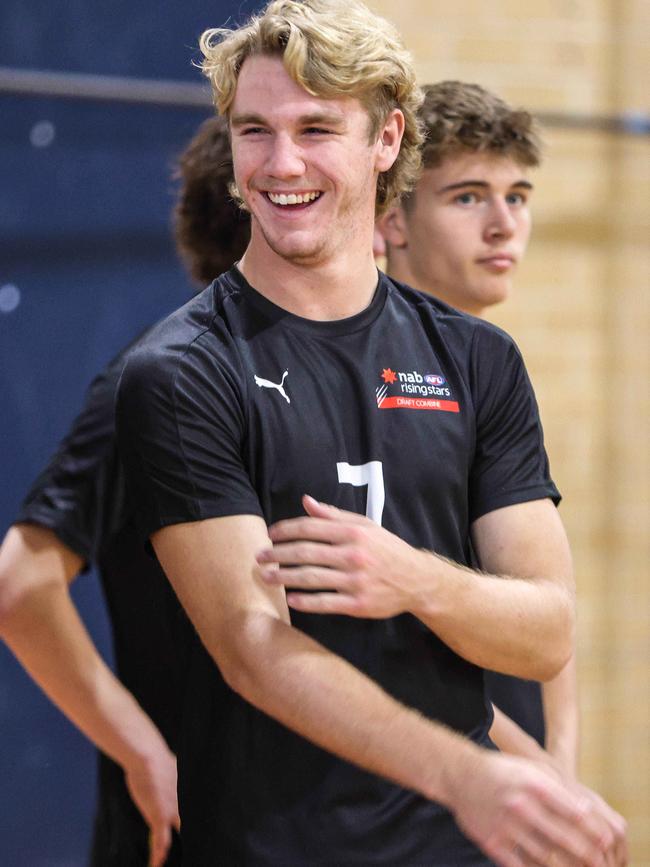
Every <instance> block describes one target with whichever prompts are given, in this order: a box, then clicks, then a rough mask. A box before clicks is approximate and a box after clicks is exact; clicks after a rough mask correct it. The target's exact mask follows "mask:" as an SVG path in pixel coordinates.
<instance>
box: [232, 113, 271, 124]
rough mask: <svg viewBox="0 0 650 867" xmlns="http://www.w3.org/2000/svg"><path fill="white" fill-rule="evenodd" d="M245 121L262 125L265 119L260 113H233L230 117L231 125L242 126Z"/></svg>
mask: <svg viewBox="0 0 650 867" xmlns="http://www.w3.org/2000/svg"><path fill="white" fill-rule="evenodd" d="M247 123H254V124H256V125H259V126H264V125H265V123H266V121H265V120H264V118H263V117H262V116H261V115H260V114H233V115H232V116H231V118H230V125H231V126H244V124H247Z"/></svg>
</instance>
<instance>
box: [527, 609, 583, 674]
mask: <svg viewBox="0 0 650 867" xmlns="http://www.w3.org/2000/svg"><path fill="white" fill-rule="evenodd" d="M575 630H576V618H575V605H574V601H573V598H572V597H571V596H570V594H569V593H568V592H567V593H565V594H563V596H562V604H561V606H558V609H557V613H556V615H555V616H554V618H553V623H552V628H551V630H550V634H549V636H548V639H547V641H546V642H545V644H546V647H545V648H544V653H543V654H540V657H539V671H538V672H537V674H536V676H535V680H540V681H542V682H543V683H545V682H546V681H549V680H553V678H554V677H557V675H558V674H559V673H560V672H561V671H562V669H563V668H564V667H565V666H566V664H567V663H568V662H569V660H570V659H571V657H572V656H573V653H574V650H575Z"/></svg>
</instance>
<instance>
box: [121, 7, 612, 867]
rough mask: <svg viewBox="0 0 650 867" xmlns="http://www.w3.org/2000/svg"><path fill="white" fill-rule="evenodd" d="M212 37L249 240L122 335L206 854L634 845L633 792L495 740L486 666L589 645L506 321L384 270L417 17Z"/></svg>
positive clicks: (274, 14) (310, 15) (550, 664)
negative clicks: (177, 644) (182, 672)
mask: <svg viewBox="0 0 650 867" xmlns="http://www.w3.org/2000/svg"><path fill="white" fill-rule="evenodd" d="M202 45H203V49H204V52H205V55H206V60H205V71H206V73H207V74H208V75H209V77H210V79H211V81H212V83H213V86H214V91H215V99H216V102H217V105H218V107H219V110H220V111H221V112H225V113H226V114H227V116H228V118H229V123H230V128H231V136H232V152H233V165H234V175H235V182H236V187H237V190H238V194H239V196H240V197H241V199H242V201H243V202H244V204H245V207H246V208H247V209H248V211H249V212H250V214H251V241H250V244H249V246H248V248H247V249H246V252H245V253H244V255H243V257H242V258H241V260H240V261H239V263H238V265H237V266H236V267H234V268H233V269H231V270H230V271H229V272H227V273H226V274H224V275H222V276H221V277H220V278H219V279H218V280H217V281H216V282H215V283H214V284H212V286H210V287H209V288H208V289H207V290H205V292H203V293H202V294H200V295H199V296H198V297H197V298H196V299H195V300H193V301H191V302H190V303H189V304H187V305H185V306H184V307H183V308H181V309H180V310H179V311H177V313H175V314H172V316H171V317H169V318H168V319H167V320H166V321H165V322H163V323H162V325H161V326H160V327H159V328H158V329H157V330H156V331H155V332H154V333H153V334H152V336H151V338H150V339H149V340H147V341H146V342H145V343H144V344H141V345H140V346H139V347H138V349H137V350H136V351H135V352H134V353H133V354H132V355H131V356H130V358H129V361H128V363H127V366H126V369H125V372H124V375H123V379H122V385H121V389H120V395H119V399H118V410H117V411H118V430H119V436H120V441H121V444H122V448H123V450H124V455H125V460H126V465H127V471H128V473H129V477H130V480H131V482H132V485H133V489H134V495H135V497H136V498H137V501H138V502H139V506H140V518H141V529H142V534H143V536H145V537H149V538H150V539H151V542H152V544H153V547H154V550H155V552H156V554H157V556H158V558H159V560H160V562H161V563H162V565H163V568H164V569H165V571H166V573H167V575H168V577H169V579H170V581H171V582H172V584H173V586H174V588H175V590H176V592H177V594H178V596H179V598H180V600H181V602H182V604H183V605H184V606H185V609H186V611H187V613H188V614H189V616H190V619H191V620H192V621H193V623H194V626H195V627H196V638H195V642H194V645H193V647H192V649H191V653H192V667H191V671H190V674H189V684H188V689H187V694H186V707H185V709H184V725H185V732H184V736H183V738H182V743H181V747H180V749H179V803H180V810H181V822H182V837H183V852H184V857H185V858H186V860H187V863H189V864H192V865H193V867H203V865H205V867H208V865H210V867H212V865H214V864H217V863H224V864H233V865H234V864H256V865H261V864H269V865H270V864H273V865H288V864H290V865H312V864H313V865H316V864H321V865H325V864H327V865H335V864H336V865H342V864H345V865H348V864H350V865H351V864H366V865H370V864H373V865H376V864H387V865H388V864H390V865H416V864H417V865H423V864H427V865H429V864H437V865H450V867H451V865H452V864H454V865H455V864H475V865H479V864H489V863H490V859H492V861H496V862H497V863H499V864H504V865H515V864H516V865H520V864H524V863H531V859H533V860H534V861H535V860H536V861H537V862H540V861H541V863H546V862H545V861H544V859H547V858H548V857H549V856H550V855H551V853H553V857H554V858H555V859H556V862H555V863H562V862H563V861H564V860H565V859H568V858H571V857H573V858H574V859H577V860H578V861H579V862H580V859H582V862H584V863H594V864H595V863H604V858H605V853H607V857H609V858H610V861H611V863H616V864H622V863H624V859H625V855H624V851H623V848H624V840H623V837H624V833H623V828H622V820H620V818H619V817H618V816H616V815H615V814H614V813H612V812H611V811H609V809H608V808H606V807H604V806H603V805H602V804H601V803H600V802H598V801H597V799H596V798H595V797H594V798H591V797H587V796H586V795H584V794H582V793H578V792H577V791H576V790H574V789H572V788H570V787H568V786H566V785H564V784H563V783H561V782H560V781H559V780H557V779H555V778H553V777H552V776H551V775H549V774H548V773H547V772H546V771H545V770H542V769H540V768H539V767H537V766H536V765H534V764H533V763H531V762H528V761H525V760H523V759H519V758H513V757H506V756H503V755H500V754H499V753H498V752H496V751H494V750H493V749H490V744H489V741H488V739H487V725H488V715H487V711H486V708H485V703H484V701H483V691H482V671H481V668H480V666H491V667H493V668H501V669H503V670H506V671H511V672H513V673H517V674H520V675H522V676H525V677H536V678H548V677H552V676H553V675H554V674H555V673H556V672H557V671H558V670H559V668H560V667H561V666H562V665H563V664H564V663H565V661H566V659H567V658H568V656H569V655H570V653H571V647H572V640H571V635H572V629H573V599H572V597H573V587H572V577H571V568H570V558H569V553H568V547H567V543H566V538H565V536H564V532H563V530H562V527H561V524H560V522H559V518H558V517H557V512H556V510H555V507H554V505H553V502H552V501H553V499H557V491H556V489H555V486H554V485H553V483H552V481H551V479H550V477H549V474H548V467H547V461H546V457H545V454H544V451H543V445H542V442H541V436H540V431H539V424H538V420H537V412H536V408H535V402H534V397H533V395H532V391H531V388H530V385H529V382H528V379H527V377H526V374H525V371H524V368H523V365H522V362H521V358H520V356H519V354H518V353H517V350H516V348H515V347H514V346H513V344H512V341H511V340H510V339H509V338H508V337H507V336H506V335H504V334H503V333H502V332H500V331H498V330H497V329H495V328H493V327H491V326H489V325H487V324H485V323H482V322H480V321H479V320H475V319H472V318H470V317H466V316H463V315H461V314H459V313H457V312H455V311H454V310H453V309H451V308H449V307H446V306H445V305H442V304H440V303H438V302H436V301H435V300H433V299H430V298H428V297H426V296H424V295H422V294H421V293H417V292H415V291H414V290H411V289H409V288H408V287H406V286H403V285H401V284H396V283H394V282H391V281H390V280H389V279H388V278H386V277H384V276H379V278H378V275H377V270H376V268H375V265H374V260H373V254H372V239H373V232H374V222H375V216H376V215H377V214H378V213H381V212H382V211H383V210H384V209H385V208H386V207H388V206H389V205H390V203H391V201H392V200H393V198H394V197H395V196H397V195H399V194H401V193H403V192H404V191H406V189H408V187H409V186H410V185H411V184H412V183H413V181H414V180H415V171H416V169H417V165H418V162H419V152H418V146H419V144H420V134H419V131H418V123H417V120H416V111H417V108H418V106H419V103H420V99H421V96H420V93H419V90H418V88H417V86H416V84H415V76H414V73H413V69H412V66H411V64H410V61H409V59H408V55H407V53H406V52H405V51H404V48H403V46H402V44H401V42H400V39H399V36H398V35H397V33H396V32H395V30H394V29H393V28H392V27H391V26H390V25H389V24H388V23H387V22H385V21H383V20H382V19H380V18H378V17H377V16H375V15H374V14H372V13H371V12H370V11H369V10H368V9H367V8H366V7H365V6H364V5H363V4H362V3H360V2H357V0H346V2H340V0H307V2H302V3H299V2H292V0H276V2H272V3H270V4H269V5H268V6H267V7H266V9H265V10H264V11H263V12H262V13H261V14H260V15H259V16H257V17H255V18H253V19H252V20H251V21H250V22H249V23H248V24H246V25H244V26H243V27H241V28H239V29H238V30H235V31H233V32H232V33H230V32H224V31H217V32H215V31H209V32H208V33H207V34H206V35H205V36H204V38H203V40H202ZM404 139H405V142H404V144H403V145H402V142H403V140H404ZM470 536H471V539H472V542H473V545H474V548H475V549H476V550H477V552H478V554H479V555H480V558H481V562H482V564H483V566H484V568H485V570H486V571H485V573H478V572H474V571H472V570H471V569H470V568H468V565H467V564H468V562H469V560H468V558H469V556H470ZM504 538H507V539H509V540H512V539H516V540H517V541H516V543H515V544H512V543H510V544H509V545H508V546H507V547H504V545H503V544H502V541H503V539H504ZM434 552H435V553H434ZM502 575H508V576H511V577H509V578H508V580H504V579H503V578H501V577H497V576H502ZM360 614H361V616H359V615H360Z"/></svg>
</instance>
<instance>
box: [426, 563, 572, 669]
mask: <svg viewBox="0 0 650 867" xmlns="http://www.w3.org/2000/svg"><path fill="white" fill-rule="evenodd" d="M423 556H424V557H426V558H427V560H428V561H429V562H428V564H427V567H425V568H426V569H427V572H426V573H425V574H424V575H423V577H422V579H421V581H420V588H421V590H420V594H419V598H418V600H417V603H416V605H415V607H414V608H413V609H411V610H412V613H413V614H415V615H416V616H417V617H419V619H420V620H422V622H423V623H425V624H426V625H427V626H429V627H430V628H431V629H432V630H433V631H434V632H435V633H436V634H437V635H438V636H439V637H440V638H441V639H442V640H443V641H444V642H445V643H446V644H448V645H449V646H450V647H451V648H452V649H453V650H455V651H456V653H458V654H459V655H460V656H462V657H464V658H465V659H468V660H470V662H474V663H475V664H477V665H480V666H481V667H483V668H489V669H493V670H495V671H501V672H504V673H507V674H514V675H517V676H519V677H526V678H531V679H536V680H544V679H547V678H549V677H551V676H553V674H554V673H555V672H556V671H557V670H558V669H559V667H560V666H562V665H563V664H564V662H565V661H566V658H567V655H568V654H569V653H570V650H571V646H572V635H573V610H572V609H573V606H572V600H571V597H570V594H569V592H568V591H567V590H566V589H565V588H564V587H562V586H559V585H558V584H555V583H553V582H551V581H547V580H543V579H536V580H529V579H522V578H506V577H500V576H496V575H487V574H483V573H480V572H476V571H472V570H469V569H465V568H464V567H461V566H458V565H456V564H453V563H450V562H448V561H445V560H443V559H442V558H440V557H437V556H436V555H433V554H424V555H423Z"/></svg>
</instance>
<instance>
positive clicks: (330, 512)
mask: <svg viewBox="0 0 650 867" xmlns="http://www.w3.org/2000/svg"><path fill="white" fill-rule="evenodd" d="M302 505H303V508H304V510H305V512H307V514H308V515H310V516H311V517H312V518H325V519H326V520H328V521H348V522H349V523H351V524H365V523H366V522H367V521H368V518H366V516H365V515H359V514H358V513H357V512H348V511H347V510H346V509H339V508H338V507H337V506H330V505H329V503H321V502H319V501H318V500H315V499H314V498H313V497H310V496H309V494H305V495H304V496H303V498H302Z"/></svg>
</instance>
